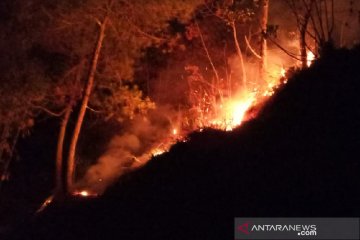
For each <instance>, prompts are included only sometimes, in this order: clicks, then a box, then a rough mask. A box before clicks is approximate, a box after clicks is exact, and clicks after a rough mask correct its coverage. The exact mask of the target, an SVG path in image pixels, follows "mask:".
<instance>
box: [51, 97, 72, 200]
mask: <svg viewBox="0 0 360 240" xmlns="http://www.w3.org/2000/svg"><path fill="white" fill-rule="evenodd" d="M71 111H72V103H69V104H68V106H67V107H66V110H65V114H64V116H63V119H62V121H61V125H60V131H59V136H58V142H57V149H56V169H55V193H54V195H55V198H56V199H62V198H63V197H64V193H65V189H64V182H63V154H64V139H65V134H66V128H67V125H68V122H69V119H70V114H71Z"/></svg>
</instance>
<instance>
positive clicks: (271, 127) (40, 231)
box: [11, 47, 360, 240]
mask: <svg viewBox="0 0 360 240" xmlns="http://www.w3.org/2000/svg"><path fill="white" fill-rule="evenodd" d="M359 93H360V47H357V48H356V49H353V50H336V51H332V50H329V51H328V52H325V53H324V55H323V58H322V59H320V60H319V61H317V62H315V63H314V64H313V65H312V67H311V68H309V69H306V70H304V71H302V72H299V73H296V74H295V75H294V76H293V77H292V78H291V79H290V80H289V81H288V83H287V84H286V85H285V86H284V87H283V89H281V90H280V91H278V92H277V93H276V94H275V95H274V96H273V98H272V99H271V101H269V102H268V103H267V105H266V106H265V108H264V109H263V110H262V112H261V113H260V115H259V116H258V118H256V119H254V120H251V121H249V122H247V123H245V124H243V126H242V127H240V128H238V129H236V130H235V131H233V132H227V133H225V132H220V131H215V130H205V131H203V132H201V133H193V134H191V135H190V137H189V138H190V140H189V141H188V142H186V143H178V144H176V145H175V146H173V147H172V149H171V151H170V152H169V153H167V154H164V155H161V156H159V157H156V158H154V159H152V160H151V161H150V162H148V164H146V165H145V166H144V167H143V168H142V169H139V170H137V171H135V172H133V173H130V174H127V175H125V176H123V177H122V178H121V179H120V180H119V181H118V182H117V183H116V184H115V185H113V186H112V187H111V188H109V189H108V191H107V192H106V193H105V194H104V196H103V197H101V198H99V199H93V200H89V201H75V200H69V201H68V202H66V203H63V204H58V205H53V206H52V207H50V208H48V209H47V210H46V211H45V212H44V213H43V214H41V215H39V216H37V217H36V218H34V219H33V220H32V221H31V222H28V223H26V224H22V225H20V226H19V227H18V228H17V229H16V231H14V232H13V233H12V234H11V236H12V239H13V238H14V239H37V240H41V239H54V240H56V239H59V240H60V239H61V240H64V239H66V240H70V239H102V240H105V239H172V240H176V239H179V240H180V239H181V240H184V239H194V240H195V239H196V240H199V239H207V240H208V239H216V240H219V239H232V238H233V234H234V233H233V228H234V217H266V216H268V217H285V216H286V217H302V216H303V217H305V216H306V217H337V216H343V217H345V216H346V217H350V216H354V217H355V216H357V217H358V216H359V215H360V204H359V203H360V174H359V172H360V171H359V170H360V167H359V159H360V154H359V153H360V94H359Z"/></svg>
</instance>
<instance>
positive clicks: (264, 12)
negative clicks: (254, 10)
mask: <svg viewBox="0 0 360 240" xmlns="http://www.w3.org/2000/svg"><path fill="white" fill-rule="evenodd" d="M260 9H261V10H260V11H261V15H260V16H261V19H260V28H261V39H260V56H261V62H260V78H261V80H262V81H266V80H267V41H266V34H267V25H268V15H269V0H261V1H260Z"/></svg>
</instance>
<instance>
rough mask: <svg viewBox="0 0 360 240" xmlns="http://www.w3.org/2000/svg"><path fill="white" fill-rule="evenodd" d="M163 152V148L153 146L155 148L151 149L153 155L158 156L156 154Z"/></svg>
mask: <svg viewBox="0 0 360 240" xmlns="http://www.w3.org/2000/svg"><path fill="white" fill-rule="evenodd" d="M164 152H165V150H163V149H160V148H155V149H153V150H152V151H151V154H152V155H153V156H158V155H161V154H163V153H164Z"/></svg>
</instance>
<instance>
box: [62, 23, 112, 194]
mask: <svg viewBox="0 0 360 240" xmlns="http://www.w3.org/2000/svg"><path fill="white" fill-rule="evenodd" d="M107 23H108V17H105V19H104V20H103V22H102V23H101V25H100V29H99V37H98V40H97V43H96V48H95V52H94V55H93V58H92V63H91V68H90V72H89V77H88V79H87V82H86V86H85V94H84V96H83V99H82V102H81V106H80V110H79V115H78V117H77V121H76V124H75V128H74V132H73V136H72V139H71V143H70V147H69V155H68V162H67V164H68V166H67V176H66V183H67V186H66V187H67V189H66V190H67V192H68V193H71V192H72V190H73V183H74V177H75V175H74V173H75V152H76V145H77V142H78V139H79V135H80V130H81V126H82V124H83V120H84V117H85V113H86V108H87V105H88V102H89V99H90V95H91V91H92V88H93V85H94V78H95V72H96V68H97V64H98V60H99V56H100V52H101V48H102V45H103V40H104V37H105V30H106V26H107Z"/></svg>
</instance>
